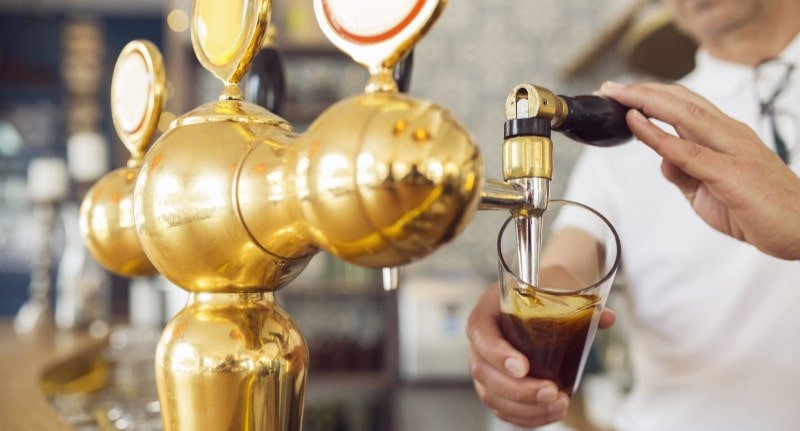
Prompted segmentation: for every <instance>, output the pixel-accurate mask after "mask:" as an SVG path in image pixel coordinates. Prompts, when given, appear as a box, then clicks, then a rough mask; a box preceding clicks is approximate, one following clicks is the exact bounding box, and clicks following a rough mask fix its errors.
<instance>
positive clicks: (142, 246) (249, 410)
mask: <svg viewBox="0 0 800 431" xmlns="http://www.w3.org/2000/svg"><path fill="white" fill-rule="evenodd" d="M445 3H446V1H445V0H413V1H412V0H410V1H404V2H376V3H375V4H373V3H368V2H361V3H360V5H361V6H363V7H353V4H352V3H351V2H347V1H333V0H314V8H315V12H316V14H317V19H318V22H319V24H320V26H321V28H322V30H323V32H324V33H325V34H326V36H327V37H328V38H329V39H330V40H331V41H332V42H333V43H334V45H336V46H337V47H339V48H340V49H342V50H343V51H345V52H346V53H348V54H349V55H350V56H352V57H353V58H354V59H355V60H356V61H357V62H359V63H361V64H362V65H364V66H366V67H367V69H368V70H369V71H370V74H371V77H370V79H369V81H368V82H367V85H366V91H365V94H362V95H359V96H356V97H353V98H350V99H347V100H345V101H342V102H340V103H338V104H336V105H334V106H332V107H331V108H330V109H328V110H327V111H326V112H325V113H323V114H322V115H321V116H320V117H319V118H318V119H317V120H316V121H315V122H314V123H313V124H312V125H311V127H310V129H309V130H308V131H307V132H306V133H304V134H302V135H297V134H295V133H294V132H293V131H292V127H291V126H290V125H289V123H287V122H286V121H285V120H283V119H282V118H280V117H278V116H276V115H274V114H272V113H270V112H269V111H267V110H265V109H263V108H261V107H258V106H256V105H253V104H250V103H246V102H244V101H242V93H241V91H240V90H239V87H238V85H237V84H238V82H239V80H240V79H241V78H242V76H243V75H244V73H245V71H246V69H247V67H248V64H249V62H250V61H251V60H252V58H253V57H254V55H255V54H256V52H257V50H258V49H260V47H261V46H262V39H263V37H264V35H265V34H266V31H267V26H268V22H269V16H270V11H271V3H270V0H231V1H225V2H221V1H218V0H195V2H194V8H193V16H192V44H193V47H194V49H195V53H196V55H197V57H198V59H199V60H200V62H201V64H202V65H203V66H204V67H205V68H206V69H208V70H209V71H211V72H212V73H213V74H214V75H216V76H217V78H219V79H220V80H221V81H223V83H224V89H223V91H222V94H221V96H220V99H219V101H216V102H211V103H207V104H205V105H202V106H200V107H198V108H196V109H195V110H193V111H191V112H189V113H187V114H185V115H183V116H181V117H180V118H178V119H177V120H176V121H175V122H173V124H172V125H171V127H170V129H169V130H168V131H167V132H165V133H164V134H163V135H162V136H161V137H160V138H159V139H158V140H157V141H156V142H155V144H153V146H152V148H150V149H149V150H148V151H147V152H146V154H145V155H144V157H143V159H142V160H141V163H139V162H138V159H137V161H136V162H135V163H132V164H131V166H130V168H132V169H136V168H137V166H138V170H135V171H130V172H127V174H126V175H127V176H126V177H125V178H126V179H127V181H128V183H125V184H130V182H131V181H133V180H134V179H135V187H134V189H133V194H132V219H133V221H134V222H135V223H134V224H135V236H131V235H128V237H131V240H130V241H126V242H125V245H124V247H123V248H124V250H122V251H120V252H115V251H114V250H112V249H111V248H110V247H107V246H106V247H95V250H93V253H96V255H97V256H98V260H99V261H100V262H101V263H103V264H104V265H105V266H106V267H108V268H109V269H112V270H117V271H116V272H118V273H120V274H123V275H136V274H138V273H140V271H138V270H133V269H131V268H134V266H133V265H132V264H131V263H130V262H138V265H139V266H138V267H145V266H146V265H145V264H147V265H151V267H152V268H154V269H156V270H157V271H158V272H159V273H161V274H162V275H163V276H164V277H166V278H167V279H169V280H171V281H172V282H174V283H175V284H177V285H178V286H180V287H181V288H183V289H185V290H187V291H189V292H190V293H191V295H190V299H189V303H188V304H187V306H186V307H185V308H184V309H183V310H182V311H180V312H179V313H178V314H177V315H176V316H175V318H174V319H173V320H172V321H171V322H170V323H169V324H168V325H167V327H166V329H165V330H164V333H163V334H162V337H161V340H160V342H159V345H158V349H157V353H156V360H155V367H156V381H157V384H158V393H159V399H160V402H161V409H162V416H163V420H164V429H165V430H167V431H187V430H192V431H196V430H213V431H218V430H233V429H242V430H244V429H247V430H259V431H299V430H300V429H301V426H302V411H303V400H304V395H305V383H306V376H307V369H308V352H307V347H306V344H305V341H304V340H303V337H302V335H301V333H300V331H299V330H298V328H297V326H296V325H295V324H294V322H293V321H292V319H291V318H290V317H289V316H288V315H287V314H286V313H285V312H284V311H283V310H282V309H281V308H280V307H279V305H278V304H277V302H276V300H275V298H274V296H273V294H274V292H275V291H276V290H278V289H280V288H282V287H283V286H285V285H286V284H288V283H289V282H290V281H291V280H292V279H294V278H295V277H296V276H297V275H298V274H299V273H300V272H301V271H302V270H303V268H304V267H305V266H306V264H307V263H308V261H309V260H310V259H311V258H312V257H313V256H314V255H315V254H316V252H317V251H318V250H319V249H325V250H327V251H329V252H331V253H332V254H334V255H336V256H338V257H340V258H342V259H344V260H346V261H348V262H351V263H355V264H358V265H362V266H367V267H373V268H385V269H386V271H385V273H387V274H390V275H391V277H390V278H391V279H390V280H389V283H387V284H388V285H390V286H392V285H396V271H395V270H394V269H395V268H396V267H398V266H400V265H403V264H406V263H409V262H411V261H414V260H416V259H420V258H423V257H425V256H427V255H429V254H430V253H432V252H433V251H435V250H436V249H438V247H440V246H441V245H442V244H444V243H446V242H447V241H449V240H450V239H452V238H454V237H455V236H456V235H458V234H459V233H460V232H461V231H462V230H463V229H464V228H465V227H466V225H467V224H468V223H469V221H470V220H471V217H472V216H473V214H474V213H475V211H476V210H477V209H478V207H479V205H480V206H481V207H483V208H488V209H497V208H503V209H509V210H511V211H512V212H514V213H515V214H519V216H520V219H521V220H524V219H527V218H528V217H529V216H530V215H531V214H535V213H536V212H537V211H542V210H544V208H545V207H546V202H547V184H548V183H547V182H548V181H549V178H550V176H551V174H552V143H551V142H550V140H549V133H550V127H551V126H552V127H553V128H556V127H561V126H562V125H566V124H569V116H568V115H567V114H566V111H568V110H569V108H570V105H569V100H568V99H566V98H565V99H563V100H562V99H558V98H557V97H556V96H553V95H552V93H550V92H549V91H546V90H543V89H537V88H536V87H533V86H528V87H525V92H526V94H523V92H522V90H520V91H516V92H512V95H510V96H509V101H510V102H509V104H508V105H507V106H506V108H507V109H511V111H510V112H512V113H513V116H509V121H512V120H514V121H516V123H515V124H516V126H512V125H509V126H508V127H509V128H510V129H509V130H510V132H509V131H508V130H507V132H509V133H507V138H508V139H507V140H506V142H505V143H504V145H503V155H504V156H503V160H504V170H503V171H504V181H499V180H485V179H484V176H483V161H482V158H481V155H480V152H479V151H478V148H477V146H476V145H475V143H474V140H473V139H472V137H471V136H470V134H469V132H468V131H467V130H466V129H465V128H464V127H463V126H461V125H460V124H459V123H458V121H456V120H455V119H454V118H453V117H452V116H451V115H450V114H449V113H448V112H447V111H446V110H444V109H443V108H441V107H440V106H438V105H436V104H434V103H432V102H429V101H425V100H420V99H416V98H413V97H410V96H407V95H403V94H400V93H399V92H398V91H397V84H396V83H395V81H394V79H393V77H392V73H391V70H392V68H393V67H394V66H395V65H396V64H397V62H398V61H400V60H401V59H402V58H403V57H404V56H405V55H406V54H407V53H408V52H409V51H410V50H411V49H412V48H413V46H414V44H415V43H416V42H417V41H418V40H419V39H420V38H421V37H422V36H423V35H424V34H425V32H426V31H427V30H428V29H429V28H430V27H431V26H432V24H433V22H434V21H435V20H436V18H437V17H438V16H439V14H440V13H441V11H442V9H443V8H444V6H445ZM379 6H380V7H379ZM145 63H147V61H145ZM155 69H160V66H159V67H158V68H155ZM153 72H154V71H153V70H150V73H153ZM156 75H157V74H156ZM156 87H158V86H153V87H152V88H156ZM158 94H160V93H158ZM537 97H538V98H537ZM152 100H155V102H153V104H154V106H155V105H159V104H160V103H161V102H160V99H156V98H155V97H154V98H153V99H152ZM147 106H149V105H147ZM148 112H149V111H148ZM540 117H541V118H540ZM562 117H563V119H562ZM134 118H135V116H134ZM542 118H544V119H542ZM531 121H532V122H534V123H536V125H535V127H534V128H533V129H530V127H532V126H530V124H528V123H530V122H531ZM115 122H116V120H115ZM126 124H128V123H126ZM130 124H134V126H130V127H128V128H124V130H126V131H128V133H131V130H133V131H136V130H138V129H136V126H135V124H136V121H134V122H130ZM514 127H516V128H514ZM129 129H130V130H129ZM512 129H513V130H512ZM529 129H530V130H529ZM545 130H546V133H545V132H544V131H545ZM137 133H138V132H137ZM537 133H538V135H542V136H538V135H537ZM512 135H513V136H512ZM148 139H149V137H148ZM145 149H146V147H145V146H136V148H135V150H136V151H132V152H133V153H134V155H137V154H142V153H144V150H145ZM537 184H538V186H537ZM98 187H99V186H98ZM537 187H538V188H537ZM126 190H127V189H126ZM125 193H129V192H125ZM111 201H112V202H113V199H112V200H111ZM98 202H106V201H102V200H100V199H95V198H92V199H89V200H88V203H86V202H85V203H84V206H85V207H87V208H88V209H87V210H86V211H85V214H86V217H85V219H86V220H87V222H86V226H85V228H84V234H85V237H86V238H87V242H89V243H91V242H92V241H96V240H97V238H101V239H102V240H100V241H98V242H99V243H101V245H107V242H108V241H107V240H106V239H104V238H108V237H109V235H107V234H105V233H104V231H103V229H107V228H108V227H109V226H111V227H112V228H114V229H117V230H116V231H117V232H125V234H126V235H127V234H129V233H132V232H133V230H131V229H130V225H129V221H130V219H131V217H130V216H129V215H124V216H121V215H120V216H115V215H113V214H117V213H119V214H122V212H121V211H117V212H116V213H114V212H113V211H110V210H107V209H106V210H103V209H101V210H99V211H98V210H97V208H101V207H103V206H106V205H110V204H107V203H103V204H102V205H98ZM123 206H124V207H125V209H126V210H127V209H128V208H129V207H131V204H127V203H126V204H124V205H119V208H122V207H123ZM92 208H94V209H92ZM113 208H114V207H112V209H113ZM109 214H111V215H112V216H110V217H108V215H109ZM125 214H128V213H125ZM104 215H106V217H105V218H104ZM123 228H124V229H123ZM126 229H127V230H126ZM532 237H535V232H534V234H531V238H532ZM134 239H135V240H134ZM533 247H535V246H533ZM117 255H118V256H127V255H131V256H134V255H135V256H136V257H135V259H134V258H127V257H126V258H124V259H123V258H118V259H117V258H115V257H113V256H117ZM115 259H117V260H115ZM126 265H127V266H126ZM138 267H137V268H138ZM148 268H150V267H148Z"/></svg>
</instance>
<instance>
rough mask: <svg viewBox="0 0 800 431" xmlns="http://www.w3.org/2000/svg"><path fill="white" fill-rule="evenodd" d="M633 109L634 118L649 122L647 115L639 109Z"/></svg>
mask: <svg viewBox="0 0 800 431" xmlns="http://www.w3.org/2000/svg"><path fill="white" fill-rule="evenodd" d="M631 111H633V119H634V120H636V121H639V122H642V123H647V122H648V121H647V117H645V116H644V115H643V114H642V113H641V112H639V110H638V109H631Z"/></svg>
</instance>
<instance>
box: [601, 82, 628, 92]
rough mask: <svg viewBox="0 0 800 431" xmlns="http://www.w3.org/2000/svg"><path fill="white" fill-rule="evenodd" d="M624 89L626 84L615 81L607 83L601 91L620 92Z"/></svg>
mask: <svg viewBox="0 0 800 431" xmlns="http://www.w3.org/2000/svg"><path fill="white" fill-rule="evenodd" d="M623 87H625V84H620V83H619V82H614V81H606V82H604V83H603V85H602V86H601V87H600V90H618V89H620V88H623Z"/></svg>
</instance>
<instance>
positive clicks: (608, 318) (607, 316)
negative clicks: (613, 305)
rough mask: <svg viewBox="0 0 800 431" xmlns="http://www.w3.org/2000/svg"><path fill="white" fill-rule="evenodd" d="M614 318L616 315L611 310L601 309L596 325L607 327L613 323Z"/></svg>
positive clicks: (615, 318) (602, 327) (601, 327)
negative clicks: (598, 321)
mask: <svg viewBox="0 0 800 431" xmlns="http://www.w3.org/2000/svg"><path fill="white" fill-rule="evenodd" d="M616 320H617V315H616V314H615V313H614V312H613V311H611V310H609V309H607V308H606V309H603V311H602V313H601V314H600V323H599V324H598V327H599V328H600V329H605V328H608V327H609V326H611V325H613V324H614V322H616Z"/></svg>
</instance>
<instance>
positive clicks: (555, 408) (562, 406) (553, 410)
mask: <svg viewBox="0 0 800 431" xmlns="http://www.w3.org/2000/svg"><path fill="white" fill-rule="evenodd" d="M566 410H567V399H566V397H562V398H559V399H558V400H556V401H554V402H553V403H552V404H550V405H549V406H547V411H548V412H549V413H550V414H551V415H558V414H561V413H564V412H565V411H566Z"/></svg>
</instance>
